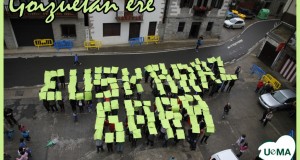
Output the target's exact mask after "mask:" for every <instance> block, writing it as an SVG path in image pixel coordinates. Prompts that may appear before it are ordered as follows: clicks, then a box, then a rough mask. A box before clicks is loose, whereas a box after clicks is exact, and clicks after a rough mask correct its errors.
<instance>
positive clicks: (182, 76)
mask: <svg viewBox="0 0 300 160" xmlns="http://www.w3.org/2000/svg"><path fill="white" fill-rule="evenodd" d="M180 79H181V80H184V81H186V80H187V79H188V78H187V76H186V74H182V75H180Z"/></svg>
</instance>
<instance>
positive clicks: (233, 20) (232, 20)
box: [229, 19, 237, 23]
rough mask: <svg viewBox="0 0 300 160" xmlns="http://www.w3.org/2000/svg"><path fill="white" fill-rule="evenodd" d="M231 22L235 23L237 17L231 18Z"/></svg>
mask: <svg viewBox="0 0 300 160" xmlns="http://www.w3.org/2000/svg"><path fill="white" fill-rule="evenodd" d="M229 21H230V22H231V23H235V22H236V21H237V20H236V19H231V20H229Z"/></svg>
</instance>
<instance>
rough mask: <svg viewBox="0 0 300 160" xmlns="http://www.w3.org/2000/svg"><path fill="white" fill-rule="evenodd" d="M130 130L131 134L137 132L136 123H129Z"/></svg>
mask: <svg viewBox="0 0 300 160" xmlns="http://www.w3.org/2000/svg"><path fill="white" fill-rule="evenodd" d="M128 128H129V131H131V132H132V131H134V130H136V125H135V123H134V122H131V123H129V122H128Z"/></svg>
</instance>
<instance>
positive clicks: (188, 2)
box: [180, 0, 194, 8]
mask: <svg viewBox="0 0 300 160" xmlns="http://www.w3.org/2000/svg"><path fill="white" fill-rule="evenodd" d="M193 4H194V0H181V1H180V8H183V7H188V8H192V7H193Z"/></svg>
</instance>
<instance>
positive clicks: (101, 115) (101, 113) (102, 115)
mask: <svg viewBox="0 0 300 160" xmlns="http://www.w3.org/2000/svg"><path fill="white" fill-rule="evenodd" d="M97 118H106V115H105V111H104V110H103V111H98V110H97Z"/></svg>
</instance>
